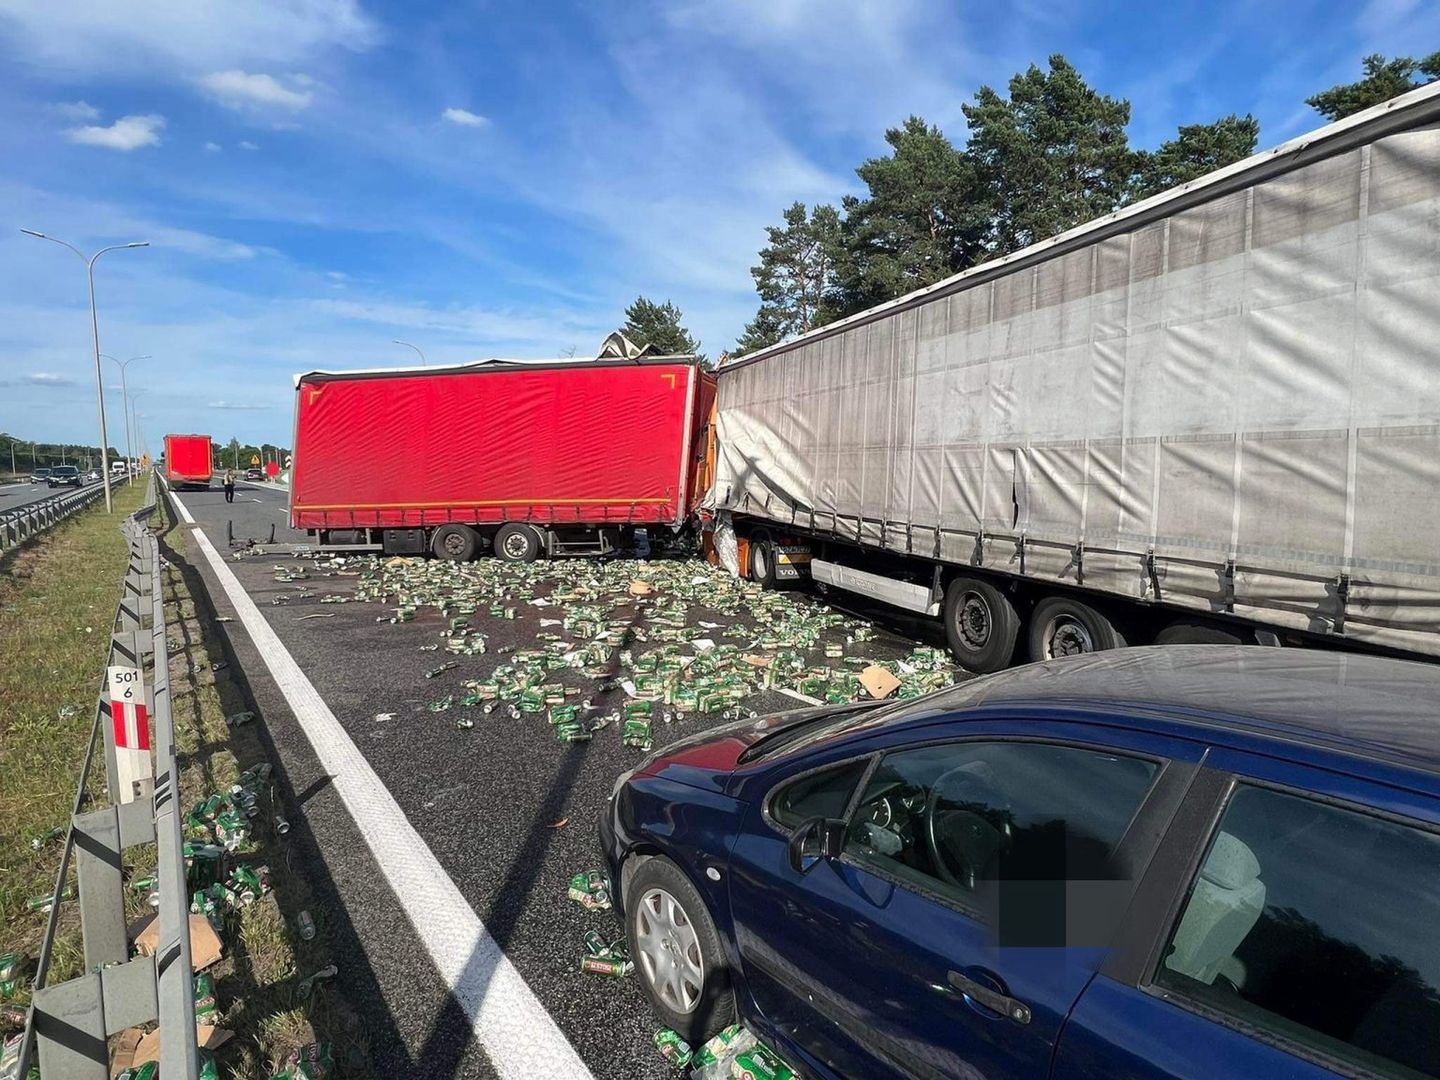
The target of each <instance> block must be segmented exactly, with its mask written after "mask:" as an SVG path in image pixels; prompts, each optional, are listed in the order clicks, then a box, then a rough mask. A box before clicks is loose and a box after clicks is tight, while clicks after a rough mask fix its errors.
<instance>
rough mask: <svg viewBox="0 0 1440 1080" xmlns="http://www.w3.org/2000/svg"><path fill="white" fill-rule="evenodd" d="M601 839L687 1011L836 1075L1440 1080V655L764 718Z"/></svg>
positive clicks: (1224, 664) (1088, 669) (676, 755)
mask: <svg viewBox="0 0 1440 1080" xmlns="http://www.w3.org/2000/svg"><path fill="white" fill-rule="evenodd" d="M600 840H601V846H602V849H603V852H604V858H605V861H606V868H607V872H608V873H609V875H610V879H611V882H612V895H613V896H614V899H615V904H616V907H617V909H618V910H619V911H620V912H621V914H622V915H623V918H624V920H625V926H626V931H627V935H628V939H629V943H630V948H631V955H632V958H633V959H634V961H635V965H636V975H637V977H638V978H639V979H640V980H641V983H642V985H643V986H644V989H645V992H646V994H647V996H648V997H649V998H650V1001H651V1003H652V1005H653V1006H654V1008H655V1011H656V1013H657V1014H658V1016H659V1017H660V1018H661V1019H662V1020H663V1022H664V1023H666V1024H668V1025H669V1026H671V1027H674V1028H675V1029H676V1030H677V1031H679V1032H680V1033H681V1034H682V1035H684V1036H685V1037H686V1038H688V1039H689V1040H690V1041H691V1042H692V1043H694V1042H696V1041H697V1040H701V1039H703V1038H705V1037H707V1036H708V1035H710V1034H713V1033H714V1032H715V1031H717V1030H718V1029H719V1028H721V1027H722V1026H724V1025H725V1024H727V1023H729V1022H732V1021H733V1020H735V1019H737V1018H738V1019H741V1020H743V1021H744V1022H745V1023H746V1024H747V1025H748V1026H749V1027H750V1028H751V1029H752V1030H754V1031H755V1033H756V1034H757V1035H759V1036H760V1037H761V1038H762V1039H764V1040H765V1041H766V1042H768V1043H769V1044H770V1045H771V1046H772V1047H773V1048H774V1049H776V1050H777V1051H779V1052H780V1053H781V1055H782V1056H784V1057H785V1058H786V1059H787V1060H788V1061H789V1062H790V1063H791V1064H792V1065H793V1066H795V1067H796V1068H797V1069H798V1070H799V1071H800V1073H801V1074H802V1075H805V1076H811V1077H864V1078H867V1080H868V1078H888V1077H926V1078H929V1077H935V1078H940V1077H961V1078H981V1077H984V1078H987V1080H994V1078H1001V1077H1006V1078H1010V1077H1014V1078H1025V1080H1031V1078H1036V1077H1054V1078H1064V1080H1071V1078H1080V1077H1113V1076H1123V1077H1131V1078H1150V1077H1196V1078H1198V1077H1206V1078H1210V1077H1232V1076H1261V1077H1286V1078H1310V1077H1321V1076H1332V1075H1337V1074H1338V1075H1345V1076H1355V1075H1382V1076H1401V1077H1414V1076H1440V667H1433V666H1430V665H1425V664H1417V663H1408V662H1404V661H1398V660H1389V659H1383V658H1377V657H1369V656H1360V655H1347V654H1343V653H1327V652H1319V651H1316V652H1309V651H1305V652H1296V651H1292V650H1281V649H1260V648H1248V649H1247V648H1232V647H1229V646H1201V645H1196V646H1172V647H1169V648H1163V647H1162V648H1150V649H1128V650H1122V651H1116V652H1109V653H1101V654H1092V655H1087V656H1080V657H1075V658H1073V659H1069V660H1059V661H1054V662H1050V663H1045V664H1035V665H1031V666H1029V667H1024V668H1017V669H1014V670H1012V671H1006V672H1001V673H999V674H997V675H992V676H989V677H987V678H982V679H976V680H974V681H972V682H968V683H965V684H962V685H960V686H957V687H955V688H953V689H950V690H947V691H943V692H941V693H939V694H935V695H931V696H929V697H926V698H922V699H919V700H916V701H910V702H902V703H884V704H877V705H869V706H845V707H840V708H831V709H812V710H806V711H803V712H795V713H786V714H780V715H777V716H772V717H766V718H763V719H759V720H750V721H744V722H741V723H738V724H732V725H729V726H727V727H723V728H718V729H714V730H712V731H709V732H706V733H704V734H702V735H699V736H696V737H694V738H691V739H687V740H685V741H683V742H680V743H676V744H673V745H671V746H668V747H666V748H664V749H662V750H660V751H659V752H657V753H654V754H652V755H651V756H650V757H648V758H647V759H646V760H645V761H644V762H642V763H641V765H640V766H639V767H638V768H636V769H635V770H634V771H632V772H630V773H627V774H625V775H623V776H622V777H621V778H620V779H619V781H618V782H617V783H616V786H615V790H614V793H613V795H612V796H611V799H610V802H609V804H608V805H607V807H606V809H605V811H604V813H603V814H602V818H601V822H600Z"/></svg>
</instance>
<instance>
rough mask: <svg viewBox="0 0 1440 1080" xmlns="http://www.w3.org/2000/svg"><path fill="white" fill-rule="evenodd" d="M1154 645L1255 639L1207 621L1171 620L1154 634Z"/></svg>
mask: <svg viewBox="0 0 1440 1080" xmlns="http://www.w3.org/2000/svg"><path fill="white" fill-rule="evenodd" d="M1155 644H1156V645H1254V644H1255V639H1254V638H1253V637H1247V636H1246V635H1244V634H1242V633H1240V632H1239V631H1237V630H1227V629H1226V628H1225V627H1223V626H1211V625H1209V624H1208V623H1195V622H1173V623H1171V624H1170V625H1169V626H1167V627H1165V629H1163V630H1161V631H1160V633H1158V634H1156V635H1155Z"/></svg>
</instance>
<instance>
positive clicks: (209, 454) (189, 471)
mask: <svg viewBox="0 0 1440 1080" xmlns="http://www.w3.org/2000/svg"><path fill="white" fill-rule="evenodd" d="M214 460H215V458H214V450H213V448H212V446H211V444H210V436H209V435H166V436H165V482H166V483H168V484H169V485H170V486H171V487H177V488H185V487H209V486H210V478H211V477H212V476H214V474H215V466H214Z"/></svg>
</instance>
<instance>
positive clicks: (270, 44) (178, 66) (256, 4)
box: [0, 0, 380, 77]
mask: <svg viewBox="0 0 1440 1080" xmlns="http://www.w3.org/2000/svg"><path fill="white" fill-rule="evenodd" d="M0 37H11V38H14V39H15V41H16V43H17V45H18V46H19V49H18V50H17V51H19V52H22V53H23V54H25V55H26V56H27V57H29V58H30V60H31V61H32V62H33V63H34V66H35V68H36V70H40V71H47V72H49V73H51V74H53V75H55V76H64V75H67V74H77V73H78V74H84V75H86V76H87V77H94V76H95V75H96V74H97V73H114V72H127V73H142V74H148V75H152V76H153V75H155V74H157V69H160V73H166V72H176V73H180V74H192V75H193V74H196V73H199V72H205V71H215V70H220V69H226V68H235V67H244V66H246V65H273V64H292V63H296V62H297V61H300V60H304V59H307V58H309V57H312V56H314V55H315V54H317V53H319V52H321V51H325V50H333V49H346V50H350V51H356V52H358V51H362V50H364V49H368V48H369V47H370V46H372V45H373V44H375V43H376V42H377V41H378V40H379V39H380V30H379V27H378V26H377V24H376V23H375V22H374V20H372V19H371V18H370V17H369V16H368V15H366V14H365V13H364V12H363V11H362V10H361V9H360V4H359V2H358V0H245V2H243V3H236V2H235V0H126V2H125V3H123V4H120V3H115V0H47V2H46V3H43V4H37V3H35V2H34V0H0Z"/></svg>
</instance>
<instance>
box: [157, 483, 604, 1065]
mask: <svg viewBox="0 0 1440 1080" xmlns="http://www.w3.org/2000/svg"><path fill="white" fill-rule="evenodd" d="M172 498H173V499H174V502H175V504H176V506H177V507H178V508H179V510H180V516H181V517H182V518H184V519H185V521H186V522H187V523H193V522H194V518H192V517H191V516H190V514H189V513H188V512H187V511H186V510H185V507H184V504H183V503H181V502H180V500H179V498H175V497H174V496H173V494H172ZM193 535H194V537H195V542H196V543H197V544H198V545H199V546H200V551H201V552H202V553H203V554H204V556H205V559H206V561H207V562H209V564H210V569H211V570H213V571H214V573H215V576H216V577H217V578H218V579H219V581H220V585H221V587H222V588H223V589H224V590H225V595H226V596H228V597H229V598H230V603H231V604H233V605H234V607H235V614H236V615H237V616H238V617H239V619H240V622H241V623H242V624H244V626H245V629H246V631H247V632H248V633H249V634H250V640H251V641H253V642H254V644H255V649H256V651H257V652H258V653H259V654H260V657H261V659H262V660H264V662H265V666H266V667H267V668H269V669H270V675H271V677H272V678H273V679H274V680H275V684H276V686H278V687H279V688H280V692H281V693H282V694H284V695H285V700H286V701H287V702H288V703H289V705H290V709H291V711H292V712H294V714H295V718H296V719H297V720H298V721H299V722H300V726H301V727H302V728H303V729H304V730H305V735H306V737H307V738H308V739H309V740H310V745H311V747H312V748H313V749H314V751H315V756H316V757H317V758H319V760H320V764H321V766H322V767H323V768H324V769H325V771H326V772H327V773H329V774H330V779H331V782H332V783H333V785H334V787H335V790H336V792H337V793H338V794H339V796H340V798H341V800H342V801H343V802H344V803H345V808H346V809H347V810H348V811H349V812H350V816H351V817H352V818H354V819H355V824H356V825H357V826H358V827H359V830H360V835H361V836H362V837H364V839H365V843H366V844H367V845H368V846H369V848H370V852H371V854H373V855H374V857H375V862H376V864H377V865H378V867H379V869H380V872H381V874H383V875H384V876H385V880H386V881H387V882H388V883H389V885H390V888H391V889H393V890H394V892H395V898H396V899H397V900H398V901H399V903H400V906H401V907H402V908H403V909H404V911H405V914H406V915H407V916H408V917H409V919H410V922H411V924H412V925H413V926H414V927H415V931H416V933H417V934H418V935H419V937H420V940H421V942H422V943H423V944H424V946H425V949H426V951H427V952H428V953H429V954H430V959H431V960H433V961H434V962H435V967H436V968H437V969H438V970H439V972H440V975H441V977H442V978H443V979H444V980H445V982H446V985H448V986H449V987H450V990H451V992H452V993H453V994H454V995H455V998H456V1000H457V1001H459V1003H460V1006H461V1008H463V1009H464V1010H465V1014H466V1016H468V1017H469V1018H470V1024H471V1028H472V1030H473V1031H474V1033H475V1038H476V1040H477V1041H478V1042H479V1043H480V1045H481V1046H482V1047H483V1048H484V1050H485V1052H486V1054H487V1055H488V1056H489V1058H490V1063H491V1064H492V1065H493V1066H494V1067H495V1071H496V1072H497V1073H498V1074H499V1075H500V1076H502V1077H504V1078H506V1080H522V1078H529V1077H535V1076H563V1077H576V1078H577V1080H585V1078H588V1077H590V1076H591V1073H590V1070H589V1069H588V1068H587V1067H586V1065H585V1063H584V1062H583V1061H581V1060H580V1055H579V1054H577V1053H576V1052H575V1048H574V1047H572V1046H571V1045H570V1042H569V1040H567V1039H566V1038H565V1035H564V1033H563V1032H562V1031H561V1030H560V1028H559V1027H557V1026H556V1024H555V1021H554V1019H553V1018H552V1017H551V1016H550V1014H549V1013H548V1012H546V1011H545V1007H544V1006H543V1005H541V1004H540V1000H539V999H538V998H537V997H536V996H535V994H534V992H533V991H532V990H531V989H530V987H529V986H528V985H527V984H526V982H525V980H524V979H523V978H522V977H521V975H520V973H519V972H518V971H516V970H515V966H514V965H513V964H511V963H510V959H509V957H507V956H506V955H505V953H504V952H503V951H502V950H501V948H500V946H499V945H498V944H496V942H495V939H494V938H492V937H491V936H490V933H489V931H487V930H486V929H485V924H484V923H482V922H481V921H480V917H479V916H478V915H476V914H475V911H474V909H473V908H471V906H470V905H469V904H468V903H466V901H465V898H464V896H462V895H461V893H460V890H459V889H458V888H456V887H455V883H454V882H453V881H451V880H450V877H449V876H448V875H447V874H446V873H445V871H444V870H443V869H442V868H441V866H440V863H439V860H437V859H436V858H435V855H434V853H433V852H432V851H431V850H430V848H429V847H428V846H426V844H425V841H424V840H422V839H421V838H420V834H419V833H417V832H416V831H415V827H414V826H413V825H411V824H410V822H409V820H408V819H407V818H406V817H405V813H404V811H402V810H401V809H400V806H399V804H398V803H396V802H395V799H394V797H393V796H392V795H391V794H390V792H389V791H388V790H386V788H385V785H384V784H382V783H381V782H380V778H379V777H378V776H376V775H375V771H374V770H373V769H372V768H371V767H370V763H369V762H368V761H366V760H365V755H363V754H362V753H361V752H360V750H359V749H358V748H357V747H356V746H355V744H354V742H352V741H351V739H350V736H349V735H348V734H347V733H346V731H345V729H344V728H343V727H342V726H341V725H340V722H339V721H338V720H336V719H335V714H334V713H332V712H331V711H330V707H329V706H328V705H326V704H325V701H324V699H323V698H321V696H320V693H319V691H317V690H316V689H315V687H314V685H312V684H311V682H310V680H309V679H308V678H306V676H305V673H304V672H303V671H302V670H300V665H299V664H297V663H296V662H295V658H294V657H292V656H291V655H290V652H289V650H288V649H286V648H285V646H284V645H283V644H282V643H281V641H280V638H279V637H278V636H276V634H275V631H274V630H272V629H271V628H270V624H269V623H268V622H266V621H265V617H264V616H263V615H262V614H261V613H260V609H259V608H257V607H256V606H255V602H254V601H253V600H251V599H250V596H249V594H248V593H246V592H245V589H244V588H243V587H242V586H241V584H240V582H239V581H238V580H237V579H236V577H235V575H234V573H232V572H231V570H230V567H228V566H227V565H225V560H224V559H222V558H221V557H220V554H219V552H217V551H216V550H215V548H214V546H213V545H212V544H211V543H210V540H209V538H208V537H207V536H206V535H205V533H204V532H203V531H201V530H200V529H196V530H195V531H194V533H193Z"/></svg>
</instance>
